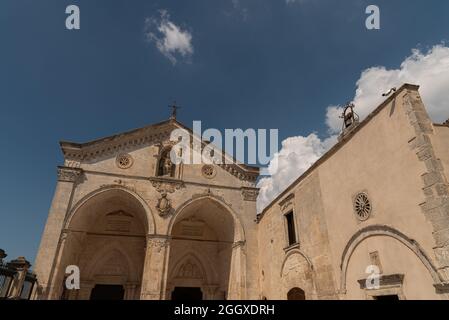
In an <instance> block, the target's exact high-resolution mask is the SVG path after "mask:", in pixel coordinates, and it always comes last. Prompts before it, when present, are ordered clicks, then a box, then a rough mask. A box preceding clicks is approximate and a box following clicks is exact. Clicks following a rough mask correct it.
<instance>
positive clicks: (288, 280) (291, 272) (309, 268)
mask: <svg viewBox="0 0 449 320" xmlns="http://www.w3.org/2000/svg"><path fill="white" fill-rule="evenodd" d="M280 276H281V281H282V288H283V292H284V294H285V296H284V299H285V298H287V299H289V297H290V298H291V297H293V296H294V294H295V292H299V291H298V290H296V289H299V288H301V289H300V290H301V291H302V294H303V296H304V297H303V299H296V298H295V299H292V300H305V299H306V297H307V299H313V297H314V296H315V291H316V290H315V273H314V269H313V265H312V263H311V261H310V259H309V258H308V257H307V255H305V254H304V253H303V252H302V251H301V250H299V249H293V250H291V251H289V252H288V253H287V255H286V256H285V258H284V261H283V263H282V266H281V273H280ZM293 289H295V290H296V291H295V290H293ZM292 290H293V291H292ZM297 297H298V296H297Z"/></svg>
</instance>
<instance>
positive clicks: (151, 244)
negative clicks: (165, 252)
mask: <svg viewBox="0 0 449 320" xmlns="http://www.w3.org/2000/svg"><path fill="white" fill-rule="evenodd" d="M169 244H170V239H169V238H163V237H154V236H149V237H147V247H148V248H149V249H154V250H156V251H157V252H158V253H159V252H161V250H162V249H164V248H166V247H168V245H169Z"/></svg>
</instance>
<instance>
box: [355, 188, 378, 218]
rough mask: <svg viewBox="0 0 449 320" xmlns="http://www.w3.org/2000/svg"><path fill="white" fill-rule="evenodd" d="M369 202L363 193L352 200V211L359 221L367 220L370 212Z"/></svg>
mask: <svg viewBox="0 0 449 320" xmlns="http://www.w3.org/2000/svg"><path fill="white" fill-rule="evenodd" d="M372 208H373V207H372V205H371V201H370V199H369V197H368V195H367V194H366V193H365V192H361V193H359V194H358V195H357V196H356V197H355V199H354V211H355V214H356V215H357V218H358V219H359V220H361V221H365V220H367V219H368V218H369V217H370V215H371V211H372Z"/></svg>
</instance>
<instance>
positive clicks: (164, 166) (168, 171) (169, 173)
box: [158, 150, 175, 177]
mask: <svg viewBox="0 0 449 320" xmlns="http://www.w3.org/2000/svg"><path fill="white" fill-rule="evenodd" d="M174 173H175V166H174V165H173V162H171V159H170V150H167V151H165V152H164V153H163V154H162V156H161V158H160V161H159V168H158V176H160V177H173V176H174Z"/></svg>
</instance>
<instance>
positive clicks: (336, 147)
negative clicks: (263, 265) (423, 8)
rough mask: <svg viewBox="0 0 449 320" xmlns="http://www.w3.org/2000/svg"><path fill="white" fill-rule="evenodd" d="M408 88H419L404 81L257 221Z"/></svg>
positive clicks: (273, 202) (260, 214)
mask: <svg viewBox="0 0 449 320" xmlns="http://www.w3.org/2000/svg"><path fill="white" fill-rule="evenodd" d="M406 89H409V90H415V91H418V90H419V85H415V84H410V83H404V84H403V85H402V86H401V87H400V88H399V89H398V90H396V92H394V93H393V94H392V95H390V96H389V97H388V98H386V99H385V100H384V101H383V102H382V103H381V104H380V105H378V106H377V107H376V108H375V109H374V110H373V111H371V113H370V114H369V115H368V116H366V118H365V119H364V120H363V121H361V122H360V123H359V125H358V126H357V127H355V128H354V129H353V130H352V131H351V132H350V133H348V134H347V135H346V136H345V137H344V138H343V139H342V140H340V141H339V142H337V143H336V144H335V145H334V146H333V147H332V148H330V149H329V150H328V151H327V152H326V153H325V154H323V155H322V156H321V157H320V158H319V159H318V160H317V161H315V162H314V163H313V164H312V165H311V166H310V167H309V169H307V170H306V171H305V172H304V173H303V174H301V175H300V176H299V177H298V178H297V179H296V180H295V181H293V182H292V183H291V184H290V185H289V186H288V187H287V188H285V189H284V191H282V192H281V193H280V194H279V195H278V196H277V197H276V198H274V199H273V200H272V201H271V202H270V203H269V204H268V205H267V206H266V207H265V208H264V209H263V210H262V212H261V213H259V214H258V217H259V218H258V221H260V220H261V219H262V218H263V216H264V215H265V213H266V212H267V211H268V210H269V209H271V208H272V207H273V205H274V204H275V203H277V202H278V201H279V200H281V199H282V198H283V197H284V196H285V195H286V194H287V193H289V192H290V191H291V190H292V189H293V188H294V187H296V185H298V184H299V183H300V182H301V181H302V180H304V179H305V178H306V177H307V176H308V175H309V174H311V173H312V172H313V171H314V170H315V169H316V168H318V167H319V166H320V165H321V164H322V163H323V162H325V161H326V160H327V159H329V158H330V157H331V156H332V155H333V154H334V153H336V152H337V151H338V150H339V149H340V148H341V147H342V146H344V145H345V144H346V143H347V142H348V141H349V140H351V139H352V137H353V136H354V135H355V134H356V133H357V132H358V131H360V130H361V129H362V128H363V127H364V126H365V125H366V124H367V123H369V122H370V121H371V119H372V118H373V117H374V116H375V115H377V114H378V113H379V112H380V111H381V110H382V109H383V108H384V107H385V106H387V105H388V104H389V103H390V102H391V101H392V100H393V99H395V98H396V97H397V96H398V95H399V94H400V93H401V92H402V91H404V90H406Z"/></svg>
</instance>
